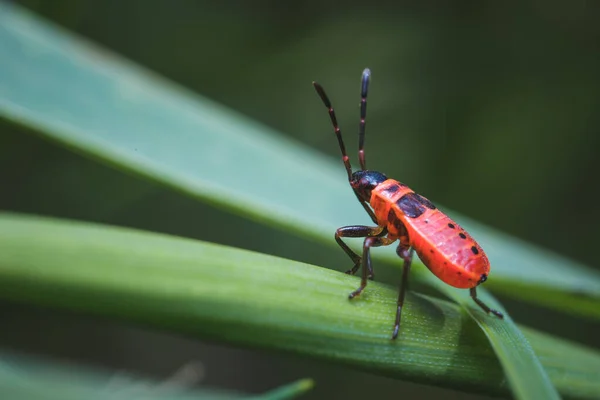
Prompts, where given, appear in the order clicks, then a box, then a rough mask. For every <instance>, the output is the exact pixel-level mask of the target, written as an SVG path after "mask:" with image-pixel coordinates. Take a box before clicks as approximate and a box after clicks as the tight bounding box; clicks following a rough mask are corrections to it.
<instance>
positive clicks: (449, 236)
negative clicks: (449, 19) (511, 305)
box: [370, 179, 490, 289]
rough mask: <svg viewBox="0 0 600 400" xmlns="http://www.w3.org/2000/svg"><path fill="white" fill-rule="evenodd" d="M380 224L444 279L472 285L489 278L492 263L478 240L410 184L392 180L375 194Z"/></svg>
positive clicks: (375, 191)
mask: <svg viewBox="0 0 600 400" xmlns="http://www.w3.org/2000/svg"><path fill="white" fill-rule="evenodd" d="M370 203H371V206H372V207H373V210H374V211H375V215H376V216H377V220H378V223H379V224H380V225H381V226H385V227H387V229H388V232H389V236H390V237H391V238H399V239H400V241H401V243H402V244H404V245H410V246H411V247H413V248H414V249H415V252H416V253H417V255H418V256H419V258H420V259H421V261H423V263H424V264H425V265H426V266H427V268H429V270H431V272H433V274H434V275H436V276H437V277H438V278H440V279H441V280H442V281H444V282H446V283H447V284H449V285H451V286H454V287H457V288H463V289H466V288H472V287H475V286H477V284H478V283H479V282H480V281H482V279H483V280H485V279H486V278H487V275H488V274H489V271H490V262H489V260H488V258H487V256H486V255H485V253H484V252H483V249H482V248H481V247H480V246H479V244H477V242H475V240H474V239H473V238H472V237H471V236H470V235H469V234H468V233H467V232H466V231H465V230H464V229H462V228H461V227H460V225H458V224H457V223H456V222H454V221H453V220H451V219H450V217H448V216H447V215H446V214H444V213H443V212H441V211H440V210H438V209H437V208H436V207H435V206H434V205H433V204H432V203H431V202H430V201H429V200H427V199H426V198H424V197H423V196H421V195H419V194H417V193H415V192H414V191H413V190H411V189H410V188H408V187H407V186H406V185H403V184H401V183H400V182H397V181H395V180H393V179H388V180H386V181H385V182H383V183H381V184H380V185H378V186H377V187H376V188H375V189H374V190H373V192H372V195H371V202H370Z"/></svg>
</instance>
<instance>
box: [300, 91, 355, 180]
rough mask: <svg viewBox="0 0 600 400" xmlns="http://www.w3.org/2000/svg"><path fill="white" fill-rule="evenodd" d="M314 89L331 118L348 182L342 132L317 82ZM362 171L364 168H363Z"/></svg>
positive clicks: (349, 172)
mask: <svg viewBox="0 0 600 400" xmlns="http://www.w3.org/2000/svg"><path fill="white" fill-rule="evenodd" d="M312 84H313V86H314V87H315V90H316V91H317V93H318V94H319V97H320V98H321V100H322V101H323V104H325V107H327V111H329V118H331V123H332V124H333V129H334V131H335V136H336V137H337V140H338V144H339V145H340V150H341V151H342V161H343V162H344V167H346V172H347V173H348V180H351V179H352V167H351V166H350V159H349V158H348V154H346V146H344V140H343V139H342V132H341V131H340V127H339V125H338V122H337V118H336V117H335V111H334V110H333V107H332V106H331V102H330V101H329V98H328V97H327V95H326V94H325V90H323V87H322V86H321V85H319V84H318V83H317V82H313V83H312ZM363 169H364V168H363Z"/></svg>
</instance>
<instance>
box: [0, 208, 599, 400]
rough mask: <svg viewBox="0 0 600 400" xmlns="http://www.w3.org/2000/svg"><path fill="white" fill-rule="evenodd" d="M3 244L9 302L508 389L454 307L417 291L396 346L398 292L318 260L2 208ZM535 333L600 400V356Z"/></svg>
mask: <svg viewBox="0 0 600 400" xmlns="http://www.w3.org/2000/svg"><path fill="white" fill-rule="evenodd" d="M31 243H36V245H35V251H32V248H31ZM0 249H1V251H0V296H1V297H3V298H9V299H13V300H15V301H19V302H26V303H30V304H38V305H44V306H53V307H58V308H61V309H68V310H75V311H82V312H86V313H91V314H95V315H104V316H109V317H112V318H124V319H127V320H128V321H134V322H137V323H141V324H144V325H150V326H154V327H159V328H162V329H168V330H171V331H175V332H180V333H184V334H187V335H192V336H197V337H201V338H211V339H217V340H219V341H225V342H227V343H232V344H238V345H244V346H250V347H256V348H269V349H277V350H282V351H286V352H291V353H295V354H299V355H303V356H306V357H311V358H315V359H322V360H329V361H331V362H335V363H339V364H343V365H348V366H353V367H356V368H359V369H363V370H367V371H370V372H378V373H381V374H384V375H387V376H392V377H396V378H401V379H407V380H412V381H416V382H422V383H429V384H434V385H438V386H446V387H453V388H457V389H460V390H466V391H483V392H486V393H498V394H501V393H506V391H507V387H506V384H505V380H504V374H503V372H502V369H501V367H500V365H499V364H498V361H497V359H496V356H495V354H494V352H493V350H492V349H491V348H490V347H489V345H486V342H487V340H486V338H485V337H484V335H482V334H481V331H480V329H479V328H478V327H477V326H476V324H475V323H474V322H473V321H472V319H471V318H470V317H468V316H467V315H465V314H464V313H463V312H461V311H460V309H459V308H458V307H457V306H456V305H455V304H453V303H450V302H446V301H442V300H438V299H434V298H431V297H428V296H423V295H418V294H414V293H409V295H408V297H407V305H406V309H405V312H406V313H405V315H404V320H403V327H402V330H401V334H400V337H399V338H398V340H397V341H395V342H394V341H391V340H390V331H391V326H392V324H393V317H394V313H393V311H394V308H395V290H394V288H392V287H389V286H387V285H384V284H381V283H377V282H373V283H372V284H370V285H369V288H370V290H369V292H368V293H365V296H364V297H363V298H361V299H356V300H358V301H354V300H353V301H352V302H350V301H349V300H348V299H347V298H346V294H347V293H348V292H349V291H351V290H352V289H353V288H354V286H355V284H356V279H355V278H353V277H350V276H347V275H344V274H340V273H338V272H335V271H330V270H327V269H323V268H319V267H314V266H311V265H307V264H302V263H298V262H293V261H289V260H283V259H279V258H276V257H271V256H265V255H261V254H257V253H253V252H249V251H243V250H237V249H232V248H228V247H225V246H219V245H214V244H208V243H203V242H196V241H192V240H189V239H182V238H176V237H172V236H167V235H159V234H152V233H148V232H141V231H135V230H130V229H123V228H115V227H108V226H102V225H95V224H86V223H79V222H73V221H66V220H57V219H49V218H38V217H32V216H26V215H19V214H10V213H8V214H7V213H0ZM58 294H60V295H58ZM240 294H241V295H240ZM499 323H500V321H499ZM527 336H528V337H529V338H530V339H531V340H532V344H533V347H534V350H535V351H536V352H539V353H540V354H542V355H543V358H542V360H543V363H544V366H546V365H548V366H549V368H548V372H549V374H550V378H551V380H552V382H553V383H554V384H556V385H557V387H558V389H559V390H560V392H561V393H563V394H565V395H567V396H572V397H581V398H594V397H598V396H599V395H600V384H599V383H598V382H597V379H596V378H595V377H594V376H593V374H591V373H590V371H597V370H598V368H600V354H598V352H596V351H594V350H590V349H587V351H585V352H584V351H579V348H578V347H577V346H573V345H571V344H568V343H566V342H561V341H559V340H557V339H555V338H552V337H549V336H543V339H542V340H541V341H540V342H539V343H537V337H539V334H537V333H535V332H534V331H527ZM557 343H560V345H558V344H557ZM559 346H560V347H559ZM557 349H560V351H557Z"/></svg>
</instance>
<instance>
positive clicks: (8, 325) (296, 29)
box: [0, 0, 600, 399]
mask: <svg viewBox="0 0 600 400" xmlns="http://www.w3.org/2000/svg"><path fill="white" fill-rule="evenodd" d="M15 3H18V4H21V5H25V6H26V7H28V8H29V9H30V10H33V11H34V12H36V13H38V14H39V15H42V16H44V17H46V18H48V19H50V20H53V21H54V22H56V23H58V24H60V25H62V26H63V27H65V28H67V29H69V30H72V31H74V32H77V33H79V34H81V35H83V36H85V37H87V38H89V39H90V40H92V41H94V42H97V43H99V44H100V45H102V46H104V47H106V48H107V49H110V50H112V51H114V52H117V53H120V54H122V55H124V56H125V57H127V58H129V59H131V60H133V61H135V62H137V63H139V64H141V65H143V66H145V67H147V68H149V69H151V70H154V71H156V72H158V73H159V74H162V75H164V76H166V77H168V78H169V79H172V80H174V81H176V82H178V83H180V84H181V85H183V86H185V87H187V88H189V89H191V90H193V91H195V92H198V93H200V94H202V95H204V96H206V97H208V98H211V99H214V100H216V101H218V102H221V103H223V104H225V105H227V106H229V107H231V108H233V109H235V110H238V111H240V112H241V113H243V114H246V115H248V116H250V117H252V118H254V119H256V120H258V121H261V122H263V123H265V124H266V125H269V126H271V127H274V128H276V129H277V130H279V131H281V132H283V133H285V134H287V135H289V136H290V137H292V138H293V139H294V140H296V141H297V142H298V143H299V144H301V145H305V146H309V147H312V148H315V149H318V150H319V151H322V152H323V153H327V154H330V155H331V157H335V158H339V154H338V153H339V150H338V148H337V145H336V141H335V138H334V137H333V134H332V130H331V127H330V125H329V121H328V119H327V115H326V112H325V110H324V108H323V106H322V104H321V103H320V101H319V99H318V97H317V96H316V94H315V93H314V91H313V89H312V87H311V85H310V83H311V81H312V80H318V81H319V82H320V83H321V84H323V86H324V87H325V89H326V90H327V92H328V93H329V95H330V97H331V99H332V101H333V103H334V106H335V107H336V111H337V113H338V118H339V120H340V122H341V126H342V130H343V132H345V135H346V141H347V146H348V147H349V149H350V150H351V152H352V153H353V150H354V149H355V146H356V144H355V140H356V133H357V128H358V102H359V97H358V95H359V84H360V73H361V71H362V69H363V68H364V67H367V66H368V67H370V68H371V70H372V71H373V80H372V85H371V91H370V98H369V112H368V117H367V139H366V143H367V145H366V147H367V160H368V164H369V167H370V168H372V169H378V170H381V171H382V172H385V173H387V174H388V176H390V177H394V178H397V179H398V180H401V181H403V182H405V183H407V184H408V185H410V186H411V187H412V188H413V189H415V190H417V191H418V192H421V193H423V194H425V195H426V196H427V197H428V198H430V199H433V200H435V201H436V203H439V204H442V205H443V206H446V207H448V208H450V209H453V210H456V211H459V212H461V213H463V214H465V215H468V216H470V217H473V218H474V219H477V220H479V221H481V222H484V223H486V224H488V225H490V226H493V227H495V228H498V229H500V230H502V231H505V232H507V233H510V234H511V235H514V236H517V237H520V238H522V239H525V240H527V241H530V242H533V243H536V244H539V245H541V246H544V247H546V248H549V249H552V250H554V251H556V252H558V253H561V254H563V255H566V256H568V257H570V258H573V259H576V260H579V261H582V262H584V263H586V264H588V265H590V266H592V267H595V266H597V265H598V261H597V257H596V254H595V250H596V247H595V246H596V243H597V242H598V239H600V233H599V231H598V228H597V227H598V226H600V207H598V206H597V204H596V202H595V201H594V200H595V199H596V197H597V194H598V184H597V182H598V178H597V176H596V172H597V171H600V158H599V157H597V156H596V154H595V151H596V149H597V148H599V147H600V135H599V134H598V130H600V113H599V112H598V111H597V110H598V108H599V107H600V74H598V71H599V70H600V40H599V39H600V25H599V24H598V23H597V21H598V18H599V17H600V5H598V4H595V3H591V2H585V1H574V2H564V1H563V2H561V1H551V2H522V3H519V4H509V3H502V4H500V3H491V2H490V3H485V2H483V3H482V2H469V1H463V2H454V3H453V4H452V5H450V4H447V3H440V4H437V3H436V2H398V3H397V4H395V5H390V4H388V3H389V2H371V3H369V5H368V6H367V5H366V4H364V3H363V4H360V3H358V2H356V4H355V5H350V4H346V5H344V6H342V5H340V4H333V3H332V4H325V3H323V2H316V1H301V2H293V3H286V2H275V1H254V2H235V1H223V2H218V4H217V2H206V1H191V0H186V1H184V0H178V1H167V0H152V1H149V2H143V1H127V2H119V1H114V0H113V1H99V0H96V1H88V0H79V1H62V0H61V1H41V0H40V1H16V2H15ZM25 155H26V156H25ZM341 168H342V166H341V163H340V169H341ZM290 179H293V177H290ZM273 184H274V185H277V182H273ZM0 187H2V191H1V193H2V195H1V196H0V208H2V209H8V210H17V211H25V212H31V213H38V214H44V215H54V216H60V217H69V218H77V219H83V220H89V221H99V222H104V223H110V224H117V225H124V226H132V227H137V228H142V229H148V230H153V231H160V232H168V233H173V234H177V235H181V236H189V237H193V238H198V239H204V240H208V241H214V242H219V243H224V244H229V245H234V246H239V247H243V248H248V249H253V250H259V251H262V252H265V253H270V254H275V255H280V256H284V257H288V258H292V259H295V260H300V261H305V262H311V263H317V264H319V265H334V266H336V265H339V266H343V265H346V264H347V263H348V260H347V259H346V257H345V255H344V254H343V252H341V251H339V252H332V251H331V249H330V248H325V247H322V246H321V245H318V244H315V243H312V242H308V241H306V240H304V239H298V238H297V237H295V236H290V235H284V234H282V233H281V232H278V231H274V230H271V229H269V228H267V227H263V226H259V225H256V224H254V223H252V222H250V221H245V220H241V219H239V218H238V217H234V216H231V215H229V214H227V213H225V212H221V211H215V210H214V209H212V208H210V207H209V206H206V205H202V204H198V203H197V202H195V201H193V200H191V199H188V198H186V197H184V196H183V195H180V194H178V193H173V192H170V191H167V190H165V189H163V188H159V187H156V186H154V185H153V184H151V183H148V182H145V181H143V180H140V179H138V178H135V177H130V176H126V175H123V174H122V173H120V172H117V171H115V170H112V169H111V168H110V167H106V166H104V165H99V164H96V163H95V162H93V161H90V160H88V159H86V158H83V157H81V156H79V155H77V154H73V153H70V152H69V151H67V150H65V149H63V148H60V147H58V146H56V145H54V144H50V143H46V142H43V141H41V140H40V139H38V138H37V137H34V136H29V135H26V134H24V132H23V131H20V130H18V129H17V128H15V127H14V126H12V125H8V124H6V123H0ZM75 189H76V190H75ZM315 191H316V193H318V188H315ZM348 201H355V200H354V199H353V197H352V196H349V197H348ZM190 216H192V217H191V218H190ZM353 222H354V221H348V223H349V224H351V223H353ZM207 224H210V225H213V226H214V229H211V231H210V232H208V231H207V230H206V229H205V228H204V226H206V225H207ZM332 236H333V233H332ZM339 269H343V268H342V267H340V268H339ZM386 272H387V274H386V273H383V274H382V273H378V279H379V278H380V277H381V279H384V280H385V279H388V277H390V276H391V278H389V279H391V281H392V282H396V281H397V280H398V278H399V277H397V276H396V275H397V270H394V271H386ZM390 272H392V273H393V274H391V273H390ZM565 274H568V270H566V271H565ZM502 300H503V301H504V302H505V304H506V306H507V308H508V309H509V310H510V311H511V312H512V313H513V314H514V316H515V319H516V320H517V321H520V322H524V323H526V324H528V325H531V326H534V327H538V328H541V329H546V330H549V331H551V332H553V333H556V334H559V335H562V336H564V337H567V338H570V339H573V340H577V341H580V342H582V343H586V344H588V345H591V346H594V347H596V348H598V347H599V341H598V337H600V328H598V327H596V326H595V324H593V323H592V322H589V321H585V320H580V319H576V318H573V317H567V316H564V315H562V314H559V313H555V312H551V311H547V310H542V309H537V308H533V307H531V306H523V305H521V304H518V303H515V302H511V301H508V300H507V299H502ZM517 305H518V307H517ZM1 310H2V318H3V321H4V326H5V328H4V329H3V330H2V331H1V332H0V340H1V342H0V344H1V345H2V346H5V347H11V348H17V349H23V350H27V351H35V352H40V353H44V354H50V355H54V356H58V357H61V358H65V359H75V360H81V361H85V362H88V363H93V364H99V365H105V366H109V367H112V368H125V369H129V370H135V371H140V372H144V373H147V374H151V375H155V376H157V377H161V376H162V377H164V376H166V375H168V374H169V373H170V372H172V371H174V370H175V369H177V368H178V367H180V366H181V365H183V364H184V363H185V362H187V361H189V360H197V361H200V362H202V363H203V365H204V367H205V372H206V376H205V378H204V380H203V381H202V384H204V383H206V384H210V385H216V386H222V387H228V388H236V389H240V390H245V391H260V390H265V389H267V388H270V387H273V386H275V385H277V384H279V383H282V382H285V381H290V380H293V379H295V378H298V377H302V376H312V377H314V378H316V379H317V388H316V389H315V391H314V392H313V393H312V394H311V396H313V397H314V398H327V397H328V396H332V395H333V394H335V395H336V396H339V397H342V396H343V397H347V398H356V397H358V396H359V395H361V394H364V395H367V393H369V392H370V391H373V390H377V391H378V392H380V393H381V397H382V398H392V397H397V396H400V395H402V397H403V398H406V399H410V398H427V397H436V396H440V395H444V396H445V397H447V398H473V399H475V398H478V397H477V396H475V395H464V394H462V393H459V392H454V391H448V390H441V389H435V388H431V387H426V386H422V385H415V384H409V383H405V382H398V381H394V380H388V379H385V378H380V377H374V376H370V375H367V374H362V373H357V372H353V371H349V370H346V369H341V368H338V367H330V366H327V365H320V364H317V363H314V362H311V361H307V360H299V359H296V358H293V357H289V356H288V357H283V356H280V355H271V354H264V353H258V352H252V351H245V350H235V349H230V348H225V347H222V346H218V345H212V344H207V343H198V342H196V341H192V340H189V339H186V338H180V337H173V336H172V335H167V334H163V333H160V332H149V331H147V330H143V329H139V328H133V327H126V326H122V325H118V324H116V323H113V322H108V321H103V320H97V319H92V318H89V319H86V318H82V317H80V316H77V317H74V316H71V315H68V314H66V313H56V312H50V311H47V310H39V309H33V308H28V307H23V306H16V305H12V304H6V303H2V305H1ZM40 326H41V327H43V328H42V329H40ZM307 397H310V396H307Z"/></svg>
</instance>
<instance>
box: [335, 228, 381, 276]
mask: <svg viewBox="0 0 600 400" xmlns="http://www.w3.org/2000/svg"><path fill="white" fill-rule="evenodd" d="M385 234H387V229H385V228H382V227H381V226H365V225H350V226H344V227H342V228H339V229H338V230H336V231H335V241H336V242H337V244H339V245H340V247H341V248H342V249H343V250H344V252H346V254H348V256H349V257H350V259H351V260H352V262H353V263H354V266H353V267H352V268H351V269H349V270H348V271H346V273H347V274H350V275H354V274H356V271H358V268H360V263H361V258H360V256H359V255H358V254H356V253H355V252H354V251H352V249H351V248H350V247H348V245H347V244H346V243H345V242H344V241H343V240H342V238H343V237H351V238H358V237H373V236H381V235H385ZM373 277H374V275H373V271H372V270H370V271H369V279H373Z"/></svg>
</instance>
